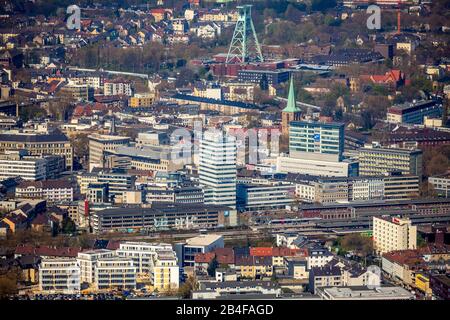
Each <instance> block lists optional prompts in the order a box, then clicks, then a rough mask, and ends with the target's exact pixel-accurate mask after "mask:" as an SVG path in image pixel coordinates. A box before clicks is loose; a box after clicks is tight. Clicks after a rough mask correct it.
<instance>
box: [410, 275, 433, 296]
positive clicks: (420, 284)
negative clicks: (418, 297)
mask: <svg viewBox="0 0 450 320" xmlns="http://www.w3.org/2000/svg"><path fill="white" fill-rule="evenodd" d="M414 282H415V285H416V287H417V289H419V290H420V291H422V292H424V293H425V294H426V295H431V294H432V290H431V288H430V278H429V277H427V276H425V275H423V274H421V273H418V274H416V277H415V281H414Z"/></svg>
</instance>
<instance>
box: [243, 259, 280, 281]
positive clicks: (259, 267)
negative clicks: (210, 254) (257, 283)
mask: <svg viewBox="0 0 450 320" xmlns="http://www.w3.org/2000/svg"><path fill="white" fill-rule="evenodd" d="M236 273H237V274H238V275H239V276H240V277H241V278H249V279H260V278H262V277H271V276H272V274H273V266H272V257H255V256H249V257H241V258H239V259H237V261H236Z"/></svg>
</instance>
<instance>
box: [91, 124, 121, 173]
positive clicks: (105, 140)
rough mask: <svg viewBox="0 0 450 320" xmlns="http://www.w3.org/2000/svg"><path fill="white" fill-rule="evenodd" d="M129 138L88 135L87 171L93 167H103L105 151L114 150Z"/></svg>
mask: <svg viewBox="0 0 450 320" xmlns="http://www.w3.org/2000/svg"><path fill="white" fill-rule="evenodd" d="M129 142H130V138H128V137H121V136H112V135H101V134H97V133H95V134H92V135H90V136H89V171H92V169H94V168H95V167H99V168H103V167H104V164H105V152H108V151H114V150H116V148H117V147H119V146H123V145H127V144H128V143H129Z"/></svg>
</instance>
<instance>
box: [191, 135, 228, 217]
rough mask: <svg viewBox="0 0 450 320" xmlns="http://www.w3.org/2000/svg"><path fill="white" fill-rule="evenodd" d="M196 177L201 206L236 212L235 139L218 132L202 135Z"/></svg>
mask: <svg viewBox="0 0 450 320" xmlns="http://www.w3.org/2000/svg"><path fill="white" fill-rule="evenodd" d="M198 174H199V181H200V185H201V186H202V188H203V190H204V192H205V204H215V205H223V206H228V207H231V208H236V138H235V137H233V136H229V135H227V134H226V133H224V132H223V131H220V130H208V131H206V132H204V133H203V137H202V139H201V140H200V159H199V166H198Z"/></svg>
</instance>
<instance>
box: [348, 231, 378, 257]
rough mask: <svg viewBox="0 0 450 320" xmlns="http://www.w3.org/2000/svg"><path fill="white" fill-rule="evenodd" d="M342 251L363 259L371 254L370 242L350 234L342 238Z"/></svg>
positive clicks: (365, 238) (367, 239) (366, 238)
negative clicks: (350, 252) (352, 253)
mask: <svg viewBox="0 0 450 320" xmlns="http://www.w3.org/2000/svg"><path fill="white" fill-rule="evenodd" d="M341 246H342V249H344V250H345V251H354V252H355V254H356V255H358V256H360V257H365V256H367V255H369V254H370V253H372V251H373V244H372V240H371V239H370V238H368V237H364V236H362V235H360V234H358V233H351V234H348V235H346V236H344V237H343V238H342V241H341Z"/></svg>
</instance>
